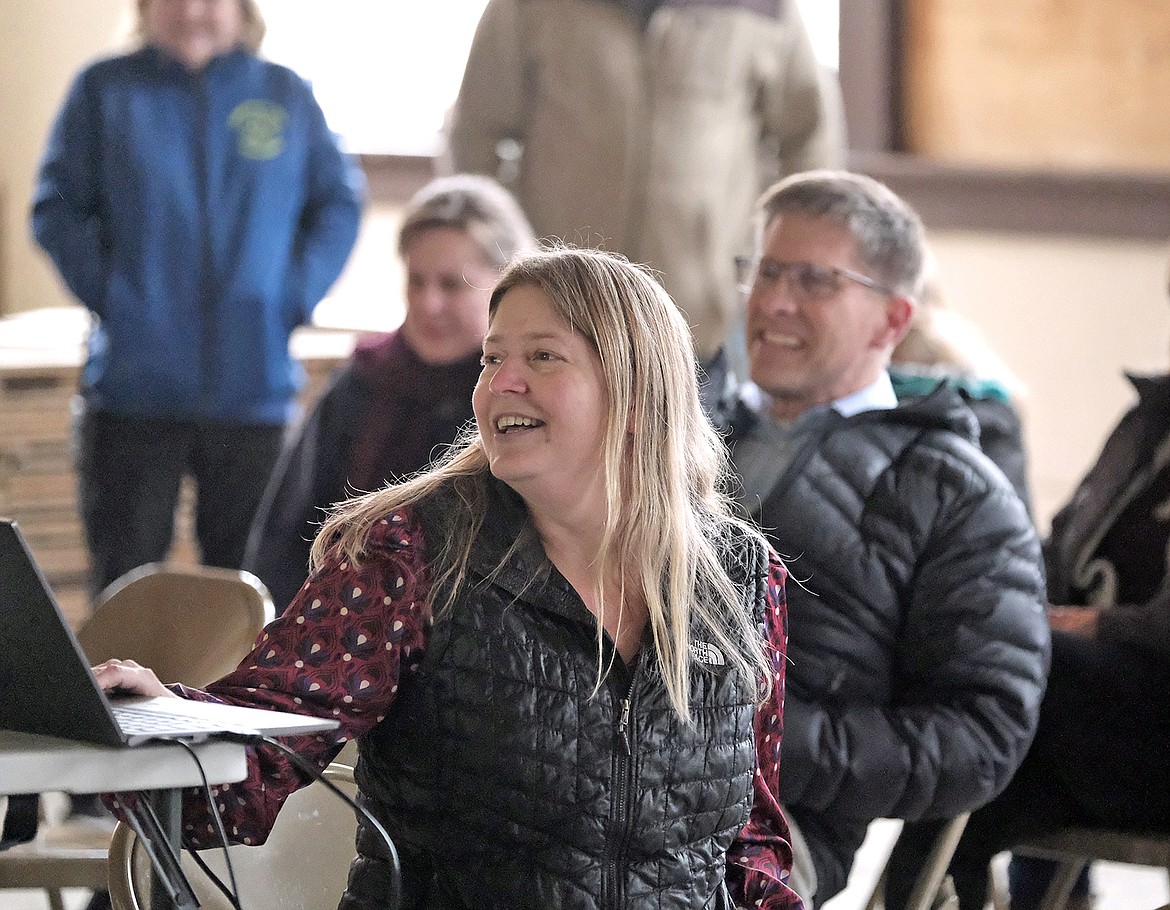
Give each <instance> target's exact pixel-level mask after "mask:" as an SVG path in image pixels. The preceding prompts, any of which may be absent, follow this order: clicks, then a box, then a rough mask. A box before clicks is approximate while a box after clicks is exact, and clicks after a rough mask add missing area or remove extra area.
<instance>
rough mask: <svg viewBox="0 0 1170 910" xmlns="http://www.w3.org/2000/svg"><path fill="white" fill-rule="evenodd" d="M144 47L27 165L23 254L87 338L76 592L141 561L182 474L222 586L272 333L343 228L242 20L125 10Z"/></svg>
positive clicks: (288, 382)
mask: <svg viewBox="0 0 1170 910" xmlns="http://www.w3.org/2000/svg"><path fill="white" fill-rule="evenodd" d="M138 15H139V30H140V32H141V34H142V37H143V46H142V47H141V48H140V49H138V50H136V51H134V52H132V53H129V54H126V55H124V56H118V57H112V58H109V59H104V60H100V61H98V62H96V63H94V64H92V65H90V66H88V67H86V68H85V69H84V70H83V71H82V72H81V74H80V75H79V76H78V77H77V78H76V80H75V81H74V83H73V85H72V87H71V88H70V90H69V94H68V96H67V98H66V100H65V104H64V107H63V108H62V110H61V112H60V114H59V115H58V118H57V121H56V123H55V125H54V127H53V131H52V134H51V136H50V138H49V143H48V147H47V150H46V152H45V157H44V161H43V163H42V165H41V171H40V176H39V180H38V183H37V187H36V192H35V198H34V202H33V210H32V226H33V232H34V234H35V236H36V239H37V242H38V243H40V245H41V246H42V247H44V249H45V250H46V251H47V252H48V254H49V256H50V257H51V258H52V260H53V262H54V264H55V265H56V267H57V269H58V270H59V271H60V273H61V277H62V278H63V279H64V281H65V283H66V284H67V285H68V286H69V289H70V290H71V291H72V292H73V293H74V294H75V295H76V296H77V297H78V299H79V300H80V301H81V302H82V303H83V304H85V306H86V307H88V308H89V310H90V311H91V312H92V313H93V314H94V316H95V317H96V318H95V320H94V328H93V330H92V332H91V334H90V337H89V345H88V347H89V349H88V356H87V360H86V363H85V369H84V372H83V374H82V379H81V399H82V402H83V410H82V413H81V415H80V419H79V425H78V445H79V449H78V454H77V458H78V465H77V467H78V474H79V485H80V490H79V500H80V508H81V513H82V519H83V522H84V525H85V529H86V538H87V543H88V546H89V549H90V555H91V559H92V577H91V582H92V584H93V589H94V591H95V593H96V592H97V591H100V590H101V589H102V587H104V586H105V585H107V584H108V583H110V582H111V581H113V580H114V579H115V578H117V577H118V576H119V575H121V574H122V573H123V572H125V571H127V570H129V569H131V568H134V567H135V566H138V565H141V564H143V563H146V562H151V561H153V560H157V559H162V558H163V557H164V556H165V555H166V553H167V551H168V549H169V547H170V543H171V537H172V533H173V525H174V510H175V503H176V500H177V498H178V492H179V486H180V481H181V479H182V478H183V476H184V475H188V474H189V475H191V476H193V477H194V479H195V481H196V483H197V485H198V501H197V507H196V508H197V511H196V536H197V538H198V543H199V547H200V549H201V554H202V559H203V561H204V562H205V563H208V564H210V565H217V566H228V567H234V566H238V565H239V564H240V562H241V560H242V559H243V555H244V546H245V543H246V541H247V536H248V528H249V525H250V523H251V520H252V516H253V513H254V512H255V510H256V507H257V505H258V504H259V502H260V498H261V495H262V493H263V491H264V488H265V484H266V482H267V479H268V476H269V473H270V471H271V468H272V465H273V463H274V461H275V460H276V457H277V455H278V454H279V451H280V446H281V440H282V435H283V432H284V427H285V424H286V422H287V421H288V419H289V417H290V415H291V413H292V411H293V408H294V406H295V396H296V394H297V390H298V388H299V386H300V384H301V381H302V378H303V377H302V372H301V369H300V367H299V366H298V364H297V363H296V362H295V361H294V360H293V359H292V357H291V356H290V354H289V348H288V342H289V335H290V333H291V332H292V330H293V329H294V328H295V327H296V326H298V325H301V324H303V323H306V322H308V320H309V317H310V314H311V313H312V311H313V307H314V306H315V305H316V304H317V302H318V301H319V300H320V299H321V298H322V297H323V296H324V295H325V292H326V291H327V290H328V289H329V286H330V285H331V284H332V283H333V282H334V280H336V278H337V276H338V275H339V274H340V272H341V269H342V267H343V266H344V264H345V261H346V259H347V258H348V256H349V253H350V250H351V249H352V247H353V243H354V240H355V239H356V237H357V230H358V222H359V219H360V216H361V207H362V194H363V189H362V186H363V184H362V179H361V174H360V171H359V170H358V169H357V168H356V166H355V165H354V164H353V163H352V162H351V161H350V160H348V159H347V158H346V156H345V155H343V153H342V151H341V149H340V148H339V146H338V143H337V141H336V139H335V137H334V136H333V135H332V134H331V133H330V131H329V129H328V127H327V125H326V122H325V117H324V115H323V114H322V112H321V109H320V107H319V106H318V105H317V102H316V101H315V100H314V98H313V93H312V91H311V89H310V88H309V86H308V85H307V83H306V82H305V81H304V80H303V79H301V78H300V77H299V76H297V75H296V74H295V73H293V72H292V71H290V70H288V69H286V68H284V67H282V66H278V65H276V64H273V63H270V62H268V61H265V60H262V59H260V58H259V57H258V56H257V51H258V48H259V44H260V40H261V38H262V37H263V34H264V23H263V20H262V19H261V17H260V13H259V11H258V9H257V8H256V5H255V3H254V0H138Z"/></svg>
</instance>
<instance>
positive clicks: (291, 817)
mask: <svg viewBox="0 0 1170 910" xmlns="http://www.w3.org/2000/svg"><path fill="white" fill-rule="evenodd" d="M325 776H326V777H327V778H328V779H329V780H330V781H332V782H333V783H334V784H335V785H336V786H338V787H340V788H341V789H342V790H344V791H345V792H346V793H347V794H349V795H350V796H351V797H356V794H357V786H356V785H355V784H354V781H353V769H352V768H350V767H349V766H347V765H341V764H338V763H336V762H335V763H334V764H332V765H330V766H329V767H328V768H327V769H326V770H325ZM356 830H357V821H356V819H355V817H354V811H353V809H352V808H351V807H350V806H349V805H348V804H346V803H345V802H344V801H343V800H341V799H340V798H339V797H338V796H337V795H336V794H335V793H333V792H331V791H330V790H329V789H328V788H327V787H326V786H325V785H324V784H321V783H312V784H309V785H308V786H307V787H304V788H302V789H300V790H298V791H297V792H296V793H294V794H293V795H292V796H290V797H289V798H288V801H287V802H286V803H285V804H284V806H283V807H282V808H281V810H280V814H279V815H278V816H277V818H276V824H275V825H274V826H273V829H272V832H271V833H270V834H269V836H268V840H267V841H266V842H265V843H264V844H262V845H261V846H256V847H251V846H240V845H237V846H233V847H231V848H229V849H230V852H231V858H232V868H233V869H234V870H235V874H236V882H237V884H238V885H239V889H240V895H239V898H240V906H241V907H244V908H245V910H248V908H253V910H261V908H264V910H336V908H337V903H338V901H339V900H340V899H341V894H342V892H343V891H344V890H345V883H346V878H347V876H348V874H349V866H350V863H351V862H352V860H353V857H354V856H355V850H354V835H355V832H356ZM201 857H202V859H203V860H204V861H205V862H206V863H207V864H208V865H209V866H211V868H212V869H213V870H214V871H215V874H216V875H217V876H218V877H219V878H220V879H221V880H222V881H223V882H224V883H225V884H227V883H228V877H227V871H226V866H225V865H224V860H223V851H221V850H205V851H203V852H202V853H201ZM182 866H183V870H184V871H185V872H186V873H187V878H188V879H189V880H190V882H191V887H192V888H193V889H194V891H195V894H196V896H197V897H198V898H199V901H200V904H201V906H202V907H203V908H204V910H230V906H231V905H230V904H229V903H228V900H227V898H225V897H224V896H223V895H222V894H221V893H220V892H219V891H218V890H217V889H216V888H215V886H214V885H213V884H211V882H210V881H208V879H207V877H206V876H205V875H204V874H203V872H202V870H200V869H199V868H198V866H197V865H196V864H195V862H194V860H192V859H191V857H190V856H189V855H187V854H186V853H184V855H183V859H182ZM109 871H110V881H109V884H110V902H111V906H112V910H145V908H147V907H148V906H149V896H150V861H149V859H148V858H147V856H146V851H145V850H143V849H142V847H141V845H140V844H139V843H138V838H137V835H135V833H134V831H133V829H131V828H130V827H129V826H128V825H126V824H125V823H123V822H119V823H118V826H117V828H116V829H115V830H114V839H113V842H112V843H111V845H110V867H109Z"/></svg>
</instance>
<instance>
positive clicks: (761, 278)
mask: <svg viewBox="0 0 1170 910" xmlns="http://www.w3.org/2000/svg"><path fill="white" fill-rule="evenodd" d="M735 267H736V274H737V275H738V276H739V284H740V287H741V288H742V289H743V290H744V292H745V293H747V292H749V291H751V290H752V288H753V287H755V288H759V289H760V290H762V291H766V292H768V293H774V292H775V291H776V289H777V288H778V286H779V285H780V283H781V282H782V281H783V282H786V283H787V288H788V293H789V294H791V295H792V296H793V297H795V298H796V299H797V300H799V301H801V302H802V303H815V302H818V301H821V300H828V299H829V298H830V297H834V296H836V295H837V294H838V293H840V291H841V282H842V281H854V282H856V283H857V284H860V285H863V286H865V287H867V288H869V289H870V290H872V291H877V292H878V293H879V294H890V295H892V294H893V293H894V292H893V291H892V290H890V289H889V288H888V287H885V286H884V285H882V284H878V282H876V281H874V280H873V279H872V278H870V277H869V276H868V275H862V274H861V273H860V272H854V271H853V270H852V269H843V268H839V267H837V266H833V265H817V264H816V263H815V262H780V261H779V260H776V259H761V260H759V261H756V260H754V259H749V258H748V257H746V256H737V257H736V259H735Z"/></svg>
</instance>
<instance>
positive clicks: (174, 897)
mask: <svg viewBox="0 0 1170 910" xmlns="http://www.w3.org/2000/svg"><path fill="white" fill-rule="evenodd" d="M133 795H134V799H132V800H131V799H127V798H126V794H124V793H115V794H114V800H115V802H116V803H117V804H118V806H119V807H121V809H122V811H123V813H124V814H125V816H126V821H127V823H128V824H129V825H130V827H131V828H133V829H134V833H135V834H137V835H138V842H139V843H140V844H141V845H142V849H143V850H144V851H145V852H146V855H147V856H148V857H150V863H151V866H153V868H154V872H155V875H156V877H157V880H158V882H159V883H160V885H161V886H162V887H163V888H164V889H165V890H166V892H167V896H168V897H169V898H170V901H171V903H172V904H174V905H175V906H176V907H179V908H187V907H191V908H195V907H198V906H199V901H198V899H197V898H196V897H195V892H194V891H193V890H192V889H191V883H190V882H189V881H187V875H186V873H184V872H183V870H182V868H181V867H180V865H179V857H178V855H177V854H176V853H175V850H174V847H173V846H172V845H171V842H170V839H169V838H168V837H167V836H166V832H164V831H163V828H162V824H161V823H160V822H159V818H158V815H157V814H155V811H154V807H153V806H152V805H151V804H150V800H149V799H148V798H146V797H145V796H144V795H143V794H142V793H135V794H133Z"/></svg>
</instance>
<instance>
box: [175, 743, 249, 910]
mask: <svg viewBox="0 0 1170 910" xmlns="http://www.w3.org/2000/svg"><path fill="white" fill-rule="evenodd" d="M178 743H179V745H180V746H182V747H183V748H184V749H186V750H187V753H188V754H189V755H190V756H191V758H192V759H194V760H195V767H196V768H198V769H199V778H200V780H202V781H203V792H204V794H206V796H207V804H208V807H209V811H210V812H211V817H212V819H213V820H214V821H215V831H216V834H218V835H219V842H220V844H222V845H223V846H222V849H223V861H224V865H226V866H227V874H228V881H230V882H231V887H230V889H229V887H228V886H227V885H225V884H224V883H223V881H222V880H220V877H219V876H218V875H216V874H215V872H214V871H212V869H211V867H210V866H209V865H207V862H206V861H205V860H204V859H203V857H202V856H200V855H199V853H198V851H196V850H194V849H192V848H191V847H189V846H188V847H187V852H188V853H189V854H190V855H191V858H192V859H193V860H195V863H196V865H198V866H199V868H200V869H202V870H203V874H204V875H206V876H207V878H208V881H210V882H211V883H212V884H213V885H215V887H216V888H218V889H219V890H220V892H221V893H222V894H223V896H224V897H225V898H227V900H228V902H229V903H230V904H231V905H232V906H233V907H234V908H235V910H244V908H243V907H242V906H240V886H239V885H238V884H237V883H236V870H235V869H234V868H233V867H232V855H231V851H230V850H228V836H227V830H226V829H225V828H224V826H223V816H222V815H221V814H220V811H219V803H218V802H216V799H215V794H214V793H212V792H211V784H210V783H208V781H207V774H206V772H204V770H203V762H202V761H200V760H199V755H198V753H196V751H195V749H194V748H193V747H192V746H191V745H190V744H189V743H186V742H183V741H182V740H178Z"/></svg>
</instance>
